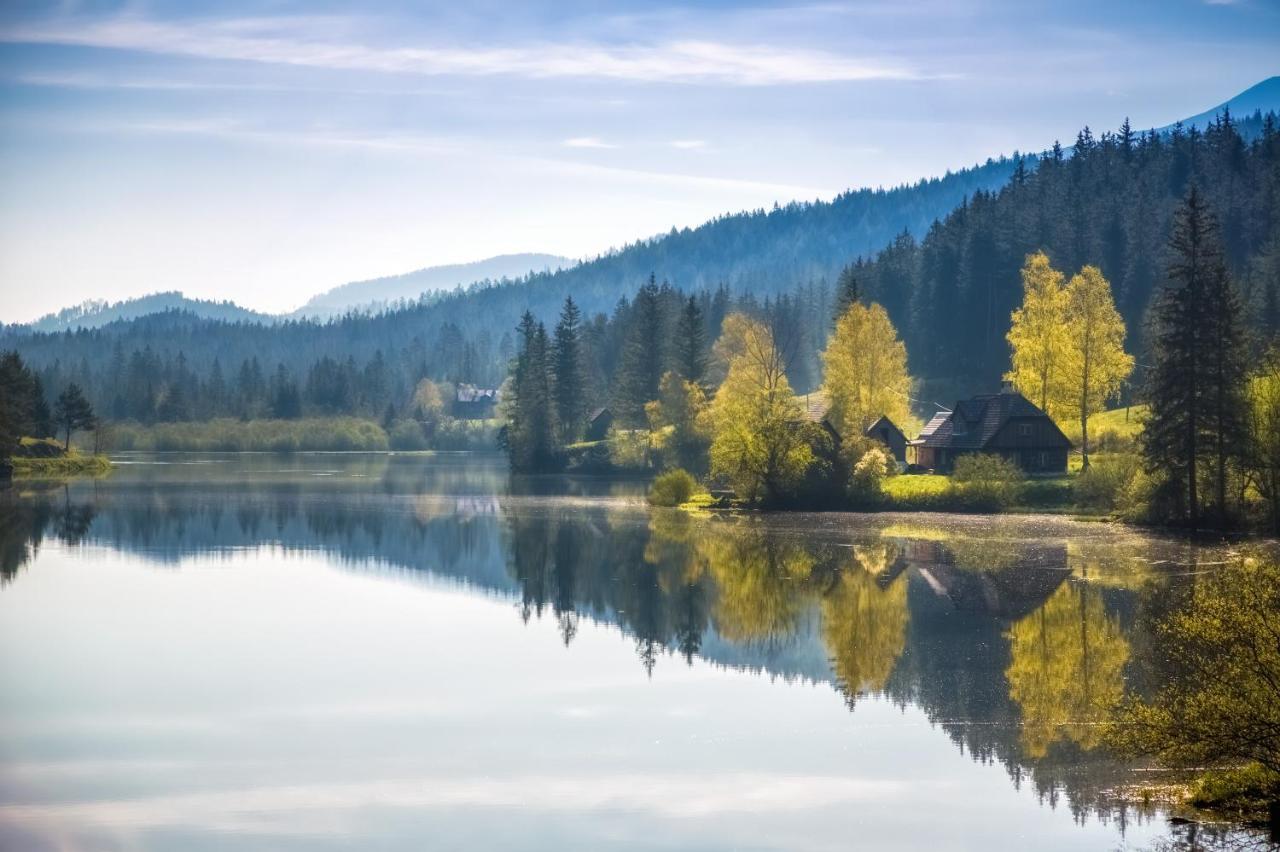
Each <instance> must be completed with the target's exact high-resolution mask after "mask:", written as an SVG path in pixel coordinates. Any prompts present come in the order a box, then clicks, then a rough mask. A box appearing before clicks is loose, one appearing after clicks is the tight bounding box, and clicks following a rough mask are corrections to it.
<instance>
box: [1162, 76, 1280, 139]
mask: <svg viewBox="0 0 1280 852" xmlns="http://www.w3.org/2000/svg"><path fill="white" fill-rule="evenodd" d="M1224 109H1230V110H1231V115H1232V117H1233V118H1237V119H1240V118H1247V117H1249V116H1251V115H1253V114H1254V113H1255V112H1261V113H1262V114H1263V115H1265V114H1267V113H1269V112H1275V113H1280V75H1277V76H1275V77H1268V78H1267V79H1265V80H1263V81H1262V82H1260V83H1255V84H1254V85H1252V86H1250V87H1249V88H1247V89H1245V90H1244V91H1243V92H1241V93H1240V94H1238V95H1236V96H1235V97H1232V98H1228V99H1227V100H1225V101H1223V102H1222V103H1220V104H1218V105H1217V106H1215V107H1214V108H1213V109H1207V110H1205V111H1204V112H1202V113H1199V114H1197V115H1193V116H1191V117H1190V118H1184V119H1182V121H1181V122H1180V123H1181V124H1182V126H1183V127H1191V126H1195V127H1199V128H1202V129H1203V128H1205V127H1208V126H1209V124H1211V123H1212V122H1213V120H1214V119H1215V118H1217V117H1218V116H1220V115H1222V111H1223V110H1224ZM1172 127H1173V125H1172V124H1167V125H1165V126H1164V127H1161V128H1158V129H1159V130H1169V129H1170V128H1172Z"/></svg>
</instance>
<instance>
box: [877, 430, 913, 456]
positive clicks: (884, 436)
mask: <svg viewBox="0 0 1280 852" xmlns="http://www.w3.org/2000/svg"><path fill="white" fill-rule="evenodd" d="M871 437H872V438H874V439H875V440H877V441H879V442H880V443H882V444H884V445H885V446H886V447H888V448H889V453H890V454H891V455H892V456H893V457H894V458H895V459H897V460H898V461H900V462H905V461H906V460H907V439H906V438H904V437H903V436H902V434H901V433H900V432H897V431H895V430H893V429H888V428H881V429H876V430H875V431H874V432H872V433H871Z"/></svg>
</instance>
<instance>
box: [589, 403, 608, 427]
mask: <svg viewBox="0 0 1280 852" xmlns="http://www.w3.org/2000/svg"><path fill="white" fill-rule="evenodd" d="M605 414H607V415H609V416H610V417H612V416H613V412H612V411H610V410H609V406H607V405H606V406H604V407H602V408H596V409H594V410H592V412H591V413H590V414H589V415H588V416H587V422H588V423H595V422H596V420H598V419H600V417H601V416H602V415H605Z"/></svg>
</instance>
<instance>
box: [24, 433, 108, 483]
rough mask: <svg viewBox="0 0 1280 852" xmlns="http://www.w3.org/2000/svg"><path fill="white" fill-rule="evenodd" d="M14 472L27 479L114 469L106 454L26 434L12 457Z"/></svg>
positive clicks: (98, 473)
mask: <svg viewBox="0 0 1280 852" xmlns="http://www.w3.org/2000/svg"><path fill="white" fill-rule="evenodd" d="M9 461H10V463H11V464H12V465H13V475H14V476H16V477H21V478H23V479H56V478H60V477H64V476H103V475H105V474H107V473H110V472H111V461H110V460H109V459H108V458H107V457H106V456H104V455H93V454H85V453H81V452H80V451H79V450H77V449H76V448H75V447H72V448H71V451H70V452H67V451H65V450H63V448H62V444H61V443H59V442H58V441H55V440H53V439H52V438H23V439H22V441H21V442H20V443H19V445H18V448H17V451H16V454H15V455H14V456H13V458H11V459H10V460H9Z"/></svg>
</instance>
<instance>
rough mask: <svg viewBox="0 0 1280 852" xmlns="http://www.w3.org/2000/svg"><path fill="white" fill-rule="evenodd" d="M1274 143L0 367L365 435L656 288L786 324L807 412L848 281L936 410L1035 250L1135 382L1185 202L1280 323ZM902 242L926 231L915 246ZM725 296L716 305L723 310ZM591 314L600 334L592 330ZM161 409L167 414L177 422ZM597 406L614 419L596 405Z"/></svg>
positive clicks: (131, 337) (32, 356)
mask: <svg viewBox="0 0 1280 852" xmlns="http://www.w3.org/2000/svg"><path fill="white" fill-rule="evenodd" d="M1277 138H1278V137H1277V132H1276V128H1275V123H1274V120H1273V119H1271V118H1268V119H1265V120H1264V119H1263V117H1261V116H1251V117H1249V118H1248V119H1246V120H1245V121H1242V122H1236V121H1235V120H1233V119H1231V118H1230V117H1226V118H1224V119H1223V120H1221V121H1219V122H1218V123H1216V124H1215V125H1214V126H1213V127H1211V128H1210V130H1209V131H1207V132H1204V133H1201V132H1199V131H1198V130H1194V129H1193V130H1191V131H1188V132H1183V131H1182V130H1180V129H1175V130H1174V131H1172V132H1170V133H1169V134H1163V135H1160V134H1154V133H1147V134H1135V133H1133V132H1131V131H1128V130H1127V129H1124V128H1122V129H1120V130H1118V131H1116V132H1105V133H1102V134H1100V135H1098V136H1094V135H1093V134H1092V133H1090V132H1089V131H1088V130H1084V131H1081V133H1080V135H1079V138H1078V139H1077V140H1076V145H1075V154H1074V156H1067V154H1066V153H1065V152H1064V151H1063V150H1062V149H1061V148H1058V147H1056V146H1055V148H1054V149H1053V150H1051V151H1049V152H1047V153H1046V154H1045V155H1043V156H1042V157H1040V158H1036V159H1035V160H1031V159H1015V160H1006V161H1000V162H998V163H992V164H990V165H988V166H986V167H984V168H982V169H978V170H974V171H972V172H967V173H964V174H963V175H961V176H953V177H952V178H950V179H948V180H944V181H934V182H926V183H924V184H921V185H920V186H917V187H916V188H914V189H912V190H905V189H900V190H894V191H892V192H889V193H880V192H871V191H862V192H856V193H849V194H846V195H844V196H841V197H840V198H839V199H837V200H836V201H835V202H833V203H831V204H793V205H788V206H787V207H781V208H777V209H775V210H773V211H769V212H764V211H760V212H756V213H750V214H742V215H740V216H733V217H726V218H724V219H721V220H717V221H715V222H712V223H709V224H707V225H705V226H703V227H702V228H699V229H696V230H691V231H682V232H676V233H673V234H672V235H669V236H667V237H664V238H662V239H660V240H652V241H648V242H645V243H641V244H638V245H636V246H632V247H630V248H628V249H627V250H625V251H622V252H619V253H617V254H616V255H612V256H610V257H608V258H602V259H600V260H597V261H594V262H591V263H586V264H582V265H581V266H579V267H575V268H574V269H571V270H567V271H564V272H560V273H555V274H546V275H534V276H530V277H528V278H526V279H523V280H521V281H518V282H504V283H498V284H484V285H474V286H471V287H468V288H464V289H460V290H457V291H454V292H451V293H447V294H438V295H435V296H431V297H427V298H424V299H422V300H420V301H419V302H417V303H415V304H412V305H410V306H407V307H404V308H401V309H397V310H394V311H388V312H385V313H381V314H377V315H351V316H346V317H343V318H340V319H336V320H333V321H331V322H325V323H317V322H310V321H289V322H282V323H279V324H276V325H273V326H262V325H259V324H256V323H247V322H224V321H217V320H209V319H201V318H197V317H195V316H193V315H191V314H189V313H185V312H177V311H174V312H168V313H163V314H156V315H153V316H149V317H144V318H140V319H136V320H132V321H117V322H114V323H111V324H108V325H106V326H104V327H103V328H100V329H92V330H83V331H76V332H64V333H61V334H30V333H27V332H22V333H16V332H14V331H13V330H9V331H8V332H6V333H5V334H4V336H3V337H0V349H9V348H16V349H17V350H18V351H20V352H21V353H22V355H23V357H24V358H25V359H26V360H27V362H28V363H30V364H31V365H32V366H33V368H35V369H36V370H37V371H38V372H39V373H40V374H41V377H42V378H43V380H44V383H45V387H46V389H47V390H48V392H49V393H51V394H56V393H58V391H59V389H60V388H61V387H63V386H64V385H65V384H66V383H67V382H70V381H75V382H77V383H78V384H80V385H81V386H82V387H85V388H86V389H88V392H89V393H90V395H91V397H92V399H93V402H94V404H95V405H96V406H97V407H98V408H99V410H100V411H102V412H103V413H106V414H107V415H108V416H114V417H124V418H133V419H138V420H143V421H150V420H155V419H159V418H166V419H172V418H185V417H199V416H211V415H214V414H227V413H234V414H237V415H239V416H251V415H254V414H261V413H264V412H266V413H270V411H271V408H272V402H271V400H272V399H273V393H274V391H273V388H276V389H279V388H284V389H285V391H286V393H285V394H284V396H285V398H286V399H291V398H292V396H291V393H290V392H289V389H291V388H292V389H296V390H297V391H298V392H300V393H301V395H302V403H303V404H302V409H303V410H304V411H307V412H314V413H326V414H327V413H347V412H356V411H359V412H363V413H367V414H373V415H379V414H381V413H382V412H383V410H384V409H385V408H386V406H387V404H388V403H390V404H392V405H394V406H402V407H403V406H405V405H407V404H408V403H409V399H410V397H411V395H412V393H413V389H414V388H415V387H416V385H417V382H418V381H419V380H420V379H421V378H424V377H425V378H431V379H435V380H447V381H453V382H470V383H475V384H478V385H482V386H496V385H497V384H499V383H500V382H501V380H502V378H503V376H505V374H506V365H507V363H508V361H509V360H510V358H511V356H512V355H513V354H514V344H513V338H512V334H513V332H514V329H515V326H516V324H517V322H518V320H519V317H520V315H521V313H522V312H523V311H525V310H526V309H528V310H531V311H532V313H533V314H534V316H535V317H536V318H538V319H542V320H546V321H549V322H550V321H553V320H554V317H555V316H557V314H558V312H559V310H560V308H561V305H562V303H563V300H564V297H565V296H566V295H568V294H572V295H573V298H574V299H575V300H576V301H577V302H578V304H579V305H580V306H581V308H582V309H583V314H584V327H587V328H595V329H597V330H598V332H599V334H600V335H602V337H601V340H602V344H601V345H602V346H605V347H606V348H605V349H602V350H601V351H600V352H599V353H598V358H599V360H598V361H597V363H598V364H605V363H607V362H608V359H610V358H613V357H616V353H617V352H618V351H620V347H621V346H622V342H623V341H625V340H626V339H627V337H628V336H629V331H628V330H627V323H628V322H629V316H630V312H629V305H630V302H629V299H628V298H627V297H626V296H624V297H623V298H622V299H621V301H620V300H619V294H634V293H636V292H637V290H638V289H639V287H640V286H641V285H642V284H643V283H644V282H646V281H647V280H649V279H650V277H651V274H653V275H655V277H656V281H657V283H658V284H662V283H663V281H664V280H665V281H666V282H667V283H668V284H669V285H670V288H671V290H672V291H674V292H673V298H674V296H675V295H677V294H679V293H686V294H688V293H699V294H700V302H701V304H702V307H703V309H704V310H703V314H704V316H705V317H707V322H708V326H709V327H708V328H707V330H706V331H707V334H708V337H709V339H714V335H715V333H716V332H717V331H718V329H716V328H714V318H715V317H718V316H722V315H723V309H722V308H721V307H720V306H721V305H726V304H727V303H729V302H733V303H735V307H736V306H742V307H743V308H744V309H746V310H748V312H751V311H757V312H761V313H765V314H768V315H769V317H770V320H771V324H772V325H773V326H774V327H778V326H779V325H780V324H786V325H788V326H790V327H791V329H792V330H791V331H790V332H789V333H788V334H787V337H788V338H789V339H790V340H791V341H793V344H792V348H793V350H794V351H793V353H792V356H791V360H792V363H791V367H790V370H789V372H790V373H792V383H793V385H794V386H795V387H796V389H797V390H799V391H802V392H803V391H805V390H807V389H809V388H811V387H813V386H814V385H815V384H816V381H817V378H818V377H817V375H816V372H817V361H816V353H817V351H818V350H819V349H820V347H821V346H822V345H823V344H824V342H825V339H826V335H827V333H828V331H829V326H830V316H831V313H830V306H831V302H832V299H833V293H834V292H835V280H834V279H835V277H836V275H837V273H838V270H839V269H841V268H842V267H844V266H847V265H849V264H851V263H852V264H853V266H852V270H851V271H852V274H853V275H854V276H855V277H856V278H857V279H858V281H859V286H860V289H861V291H862V293H863V294H864V297H865V298H867V299H869V300H874V301H878V302H880V303H882V304H883V305H884V306H885V307H886V308H887V309H888V311H889V314H890V316H891V318H892V319H893V322H894V324H895V325H896V326H897V328H898V329H900V331H901V332H902V335H903V339H904V340H905V342H906V344H907V349H908V351H909V353H910V356H911V365H910V366H911V372H912V374H913V375H914V376H916V377H918V378H921V379H923V380H925V390H924V394H923V396H925V397H926V398H941V399H944V400H946V399H948V397H952V398H954V395H955V394H957V393H960V392H962V391H969V390H981V389H989V388H990V387H992V386H993V385H994V384H995V383H996V382H998V381H999V378H1000V374H1001V372H1002V371H1003V370H1004V369H1005V368H1006V366H1007V363H1008V347H1007V344H1006V343H1005V340H1004V335H1005V332H1006V331H1007V320H1008V316H1009V312H1010V311H1011V310H1012V309H1013V307H1015V306H1016V304H1017V302H1018V300H1019V299H1020V297H1021V292H1022V290H1021V282H1020V277H1019V268H1020V267H1021V265H1022V263H1023V260H1024V258H1025V256H1026V255H1027V254H1028V253H1029V252H1032V251H1035V250H1037V249H1044V250H1045V251H1046V252H1047V253H1048V254H1049V256H1050V258H1051V259H1052V262H1053V264H1054V265H1055V266H1056V267H1057V268H1060V269H1064V270H1067V271H1068V273H1070V272H1074V271H1075V270H1077V269H1078V268H1079V267H1080V266H1082V265H1084V264H1086V263H1092V264H1097V265H1099V266H1100V267H1101V268H1102V270H1103V272H1104V274H1105V275H1106V276H1107V277H1108V279H1110V281H1111V283H1112V285H1113V287H1114V291H1115V294H1116V302H1117V305H1118V307H1119V308H1120V311H1121V313H1122V314H1123V316H1124V319H1125V321H1126V324H1127V325H1128V327H1129V335H1130V338H1129V339H1130V341H1131V344H1130V348H1131V351H1135V352H1137V353H1139V363H1142V351H1143V349H1142V346H1143V343H1142V339H1143V335H1142V322H1143V317H1144V314H1145V312H1146V310H1147V307H1148V305H1149V304H1150V301H1151V295H1152V293H1153V291H1154V289H1155V288H1156V287H1157V286H1158V285H1159V284H1160V282H1161V281H1162V280H1163V275H1164V266H1165V245H1166V241H1167V239H1168V234H1169V225H1170V219H1171V216H1172V211H1173V209H1174V206H1175V204H1176V203H1177V202H1178V201H1179V200H1180V199H1181V198H1182V197H1183V195H1184V194H1185V193H1186V190H1187V188H1188V187H1189V186H1190V185H1191V184H1192V183H1196V184H1197V185H1199V186H1201V187H1202V189H1203V190H1204V194H1205V196H1206V198H1207V199H1208V202H1209V204H1210V206H1211V208H1212V209H1213V210H1214V211H1215V212H1216V214H1217V215H1218V216H1219V218H1220V219H1221V221H1222V226H1223V235H1224V239H1225V241H1226V246H1227V252H1228V257H1229V262H1230V265H1231V269H1232V272H1233V274H1234V275H1235V277H1236V280H1237V282H1238V284H1239V286H1240V287H1241V289H1242V291H1243V292H1244V295H1245V298H1246V300H1247V301H1248V304H1249V309H1250V312H1251V318H1252V324H1253V326H1254V327H1255V328H1256V329H1258V330H1259V331H1261V332H1264V333H1266V334H1271V333H1273V332H1274V331H1275V330H1276V329H1277V326H1278V325H1280V281H1278V280H1277V275H1278V274H1280V273H1278V268H1280V232H1278V230H1277V229H1278V227H1280V225H1278V221H1280V216H1278V215H1277V193H1278V192H1280V167H1278V165H1277V163H1278V162H1280V150H1278V149H1280V142H1278V141H1277ZM1250 140H1251V141H1250ZM1006 171H1007V172H1008V173H1009V175H1010V177H1009V179H1008V181H1007V183H1006V185H1005V186H1004V187H1003V188H1001V189H999V190H998V191H992V190H989V189H987V188H983V184H984V182H986V181H997V182H1000V183H1004V182H1005V178H1004V173H1005V172H1006ZM950 192H956V193H958V195H957V198H956V202H957V204H959V206H958V207H957V209H955V210H954V211H953V212H952V213H951V214H950V215H948V216H946V218H945V219H942V220H941V221H934V222H933V223H932V224H931V225H930V224H928V223H927V222H925V221H924V219H925V217H927V216H928V215H929V214H928V213H927V209H926V208H927V207H928V206H929V205H926V203H925V202H924V201H923V199H926V198H932V199H933V202H936V203H938V204H941V203H942V201H941V200H939V199H940V197H941V196H942V195H945V194H946V193H950ZM966 195H967V196H968V200H967V201H965V200H964V198H965V196H966ZM886 199H897V200H898V201H901V204H900V205H899V206H897V207H896V208H894V209H896V210H897V212H898V214H899V218H896V219H893V220H890V219H889V218H888V217H887V216H886V215H885V211H887V210H889V209H890V208H889V206H887V205H886V203H885V200H886ZM933 202H930V203H931V204H932V203H933ZM961 202H963V203H961ZM904 220H905V222H906V224H908V226H909V227H908V229H907V232H906V233H903V230H902V226H903V224H904ZM853 222H860V223H863V225H865V227H858V228H856V229H854V230H855V231H856V232H857V233H858V234H863V233H879V234H880V235H881V237H882V242H881V243H880V246H882V248H881V250H880V251H879V252H878V254H875V255H874V256H872V257H871V258H870V259H868V260H857V257H858V254H859V251H861V249H855V248H851V247H850V245H851V242H850V241H849V240H847V239H844V238H843V237H842V235H846V234H848V233H849V232H850V228H851V227H852V226H851V224H850V223H853ZM911 227H919V228H921V229H923V230H924V231H925V233H924V236H923V238H922V239H917V238H916V237H915V236H913V235H912V234H911V233H910V230H911ZM895 234H897V236H896V237H895V236H894V235H895ZM857 239H859V240H860V239H862V237H861V236H859V237H858V238H857ZM886 243H887V244H888V246H887V247H883V246H884V245H885V244H886ZM868 253H869V251H868ZM701 258H705V261H704V262H700V259H701ZM725 282H727V283H728V284H727V289H728V290H729V293H725V292H722V291H721V286H720V285H721V284H722V283H725ZM744 297H745V302H744ZM713 301H714V302H718V303H719V305H715V306H713V305H712V302H713ZM602 314H603V315H609V316H612V320H613V321H612V322H609V323H608V324H607V325H606V323H605V318H606V317H605V316H601V315H602ZM1138 378H1141V376H1140V375H1139V376H1138ZM175 393H176V394H178V396H179V397H180V399H179V401H180V402H181V403H182V404H181V405H177V404H174V403H173V402H172V399H173V396H174V394H175ZM599 397H600V399H601V400H605V399H607V397H608V394H607V393H606V392H605V389H601V391H600V393H599ZM286 408H287V409H289V410H294V406H293V405H292V404H290V405H287V406H286Z"/></svg>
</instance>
